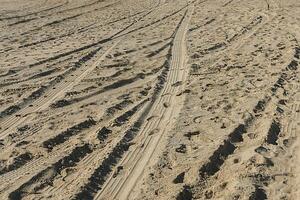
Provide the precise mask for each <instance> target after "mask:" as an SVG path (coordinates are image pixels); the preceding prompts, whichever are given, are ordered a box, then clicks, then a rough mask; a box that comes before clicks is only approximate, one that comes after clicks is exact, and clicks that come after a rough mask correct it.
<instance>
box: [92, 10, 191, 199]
mask: <svg viewBox="0 0 300 200" xmlns="http://www.w3.org/2000/svg"><path fill="white" fill-rule="evenodd" d="M192 12H193V7H189V8H188V10H187V12H186V14H185V16H184V18H183V19H182V22H181V23H180V26H179V27H178V31H177V33H176V35H175V38H174V43H173V46H172V58H171V63H170V69H169V73H168V75H167V77H166V83H165V86H164V88H163V90H162V92H161V93H160V95H159V96H158V97H157V99H156V100H155V101H154V102H153V106H152V107H150V110H149V114H147V115H146V116H148V117H150V116H153V115H158V116H160V117H155V118H152V119H151V120H149V121H146V122H145V124H142V125H140V129H141V130H140V131H139V130H137V132H139V136H138V137H139V138H137V141H138V142H139V144H140V145H142V147H140V146H138V145H136V146H135V148H134V149H131V150H129V151H128V152H127V153H126V155H125V156H124V157H123V158H122V160H121V162H120V163H119V164H118V166H121V167H122V168H124V170H125V171H126V172H125V174H121V175H117V176H115V177H114V178H112V176H114V175H112V176H111V177H110V178H109V179H108V180H107V181H106V183H105V185H104V186H103V189H102V190H101V191H100V192H99V193H98V194H97V195H96V197H95V198H96V199H101V198H105V197H108V196H109V197H112V198H114V199H126V198H128V196H129V195H130V193H131V191H132V189H133V188H134V187H135V186H136V183H137V181H139V180H140V177H141V176H142V174H143V171H144V169H145V167H146V166H147V164H149V161H150V158H151V157H152V156H153V153H154V151H155V149H156V147H157V145H158V143H159V141H160V139H161V137H162V135H163V134H164V133H165V132H166V131H167V130H169V129H170V128H171V127H172V125H173V124H172V123H173V122H174V119H175V117H176V116H177V115H178V113H179V111H180V106H178V105H176V108H175V101H176V96H175V95H176V91H177V92H178V87H174V86H173V84H174V83H176V82H178V81H185V79H186V76H187V74H188V71H187V69H186V66H185V65H186V59H185V56H186V50H185V35H186V33H187V27H188V24H189V21H190V18H191V15H192ZM166 102H168V103H169V104H170V107H167V108H166V107H165V106H164V105H166ZM166 124H167V126H166ZM155 130H156V131H155ZM153 131H154V132H153ZM153 134H154V135H153Z"/></svg>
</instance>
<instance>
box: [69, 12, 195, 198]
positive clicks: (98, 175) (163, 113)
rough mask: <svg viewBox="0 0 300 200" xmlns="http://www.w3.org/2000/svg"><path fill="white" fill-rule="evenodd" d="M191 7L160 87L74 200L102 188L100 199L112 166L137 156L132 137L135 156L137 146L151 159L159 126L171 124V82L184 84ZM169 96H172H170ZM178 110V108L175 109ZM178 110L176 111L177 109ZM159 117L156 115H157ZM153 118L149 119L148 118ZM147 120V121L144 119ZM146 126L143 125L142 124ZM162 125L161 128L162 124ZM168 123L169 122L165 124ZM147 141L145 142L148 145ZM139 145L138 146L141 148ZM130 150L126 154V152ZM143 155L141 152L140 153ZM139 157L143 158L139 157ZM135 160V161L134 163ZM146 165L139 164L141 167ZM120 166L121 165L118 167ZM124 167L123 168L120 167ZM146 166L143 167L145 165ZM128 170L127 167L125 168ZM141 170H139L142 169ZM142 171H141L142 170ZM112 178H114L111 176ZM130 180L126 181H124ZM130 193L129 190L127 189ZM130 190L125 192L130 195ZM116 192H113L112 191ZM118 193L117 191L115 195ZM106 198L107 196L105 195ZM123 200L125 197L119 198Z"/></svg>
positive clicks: (175, 39) (181, 25)
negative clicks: (136, 143) (131, 149)
mask: <svg viewBox="0 0 300 200" xmlns="http://www.w3.org/2000/svg"><path fill="white" fill-rule="evenodd" d="M192 10H193V9H192V8H189V10H188V12H186V14H185V15H184V17H183V18H182V20H181V21H180V23H179V25H178V27H177V28H176V32H177V33H176V35H175V38H174V43H173V45H172V54H173V55H172V59H171V62H170V64H168V65H169V67H167V68H166V69H165V70H164V71H163V72H162V75H161V78H160V80H161V81H160V82H161V83H160V84H159V85H158V86H157V92H156V94H154V96H153V99H152V101H151V103H150V104H149V105H148V106H147V107H146V108H145V110H144V112H143V113H142V114H141V116H140V117H139V119H138V120H137V121H136V122H135V123H134V125H133V126H132V127H131V128H130V129H128V130H127V131H126V132H125V135H124V137H123V138H122V139H121V140H120V141H119V142H118V143H117V145H116V146H115V147H114V148H113V150H112V152H111V153H110V154H109V156H108V157H107V158H106V159H105V160H104V161H103V162H102V164H101V165H100V166H99V167H98V168H97V169H96V170H95V172H94V173H93V175H91V177H90V178H89V182H88V184H87V185H85V186H84V187H83V188H82V191H81V192H79V193H78V194H76V196H75V199H81V198H83V197H85V198H87V199H92V198H93V197H94V196H95V195H96V191H97V190H98V189H101V188H102V185H103V184H105V185H104V186H103V188H102V189H103V190H101V191H102V192H101V193H99V194H97V195H96V198H98V197H99V196H103V191H105V190H106V189H107V188H108V187H107V185H108V183H112V178H111V177H110V178H108V181H107V183H105V180H106V178H107V176H108V175H109V174H110V173H111V172H112V168H113V166H115V165H116V164H117V163H118V161H119V160H121V159H122V160H121V163H122V162H125V160H126V157H128V158H129V157H131V158H134V157H135V156H136V154H134V155H132V154H131V152H132V151H130V150H129V147H130V146H131V145H132V142H133V141H134V140H135V139H134V138H135V136H136V135H137V134H138V133H139V132H140V133H139V136H138V138H139V137H141V138H140V140H141V141H139V140H137V141H139V142H138V143H139V145H136V149H135V151H133V152H135V153H137V152H138V150H140V147H141V146H142V147H145V149H142V151H144V154H143V155H144V159H146V160H148V161H149V159H150V157H151V155H152V153H153V150H154V149H153V148H155V147H156V146H157V144H158V141H159V138H160V137H161V135H162V134H163V132H164V131H166V130H164V129H161V130H159V128H158V127H161V126H162V127H165V124H166V121H172V120H173V119H172V120H170V118H172V117H173V115H172V114H173V113H174V107H175V105H173V106H174V107H173V106H170V107H169V106H168V105H169V103H174V102H171V101H175V98H176V92H177V91H178V90H179V87H175V86H174V83H178V82H180V81H182V82H184V81H185V77H186V75H187V71H186V69H185V67H184V66H185V62H186V60H185V47H184V46H182V45H184V43H185V34H186V32H187V26H188V23H189V20H190V17H191V13H192ZM171 94H172V95H171ZM177 108H178V107H177ZM178 109H179V108H178ZM157 115H158V116H157ZM151 116H152V117H151ZM147 118H148V121H147V120H146V119H147ZM144 123H145V124H144ZM163 124H164V125H163ZM167 124H168V123H167ZM153 133H155V134H156V137H154V136H153V137H152V136H151V135H152V134H153ZM147 140H149V141H150V142H151V145H146V143H147V142H146V141H147ZM149 141H148V142H149ZM143 144H144V145H143ZM140 145H141V146H140ZM127 151H129V152H127ZM141 153H142V152H141ZM141 156H142V155H141ZM135 161H136V160H135ZM148 161H147V162H148ZM147 162H139V163H141V164H142V165H144V164H146V163H147ZM130 164H131V166H134V163H130ZM119 166H120V165H119ZM120 167H122V168H123V166H120ZM128 167H129V166H128ZM144 167H145V166H144ZM116 168H118V167H116ZM128 169H130V167H129V168H128ZM141 169H142V168H139V170H141ZM142 171H143V170H142ZM139 175H141V174H140V173H137V174H136V175H134V176H130V180H136V178H137V176H139ZM112 176H113V175H112ZM120 178H121V177H119V176H118V175H117V176H115V179H114V180H116V179H118V180H120ZM127 180H128V181H129V179H127ZM121 181H122V180H121ZM133 186H134V184H131V185H130V186H129V187H133ZM130 190H131V189H130ZM130 190H127V189H126V190H125V191H127V192H130ZM115 192H116V191H115ZM117 193H119V192H117ZM105 195H106V194H105ZM115 195H117V194H114V195H110V198H115ZM122 196H123V197H124V198H125V197H126V196H127V195H125V196H124V195H122Z"/></svg>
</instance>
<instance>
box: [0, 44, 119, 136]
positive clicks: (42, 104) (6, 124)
mask: <svg viewBox="0 0 300 200" xmlns="http://www.w3.org/2000/svg"><path fill="white" fill-rule="evenodd" d="M118 43H119V41H118V42H116V43H115V44H114V45H113V46H112V47H110V48H109V49H108V50H107V51H106V52H105V53H104V54H103V55H102V56H101V57H100V58H99V59H98V60H97V61H96V62H95V63H94V64H93V65H92V66H90V67H87V69H85V71H83V72H82V73H81V74H80V75H79V76H78V77H76V78H73V80H72V81H70V82H68V83H65V82H64V83H62V84H61V86H60V87H57V88H58V89H54V90H52V91H50V92H49V93H50V94H47V98H44V99H42V100H40V101H36V102H34V103H35V105H34V107H26V108H24V109H23V110H21V111H20V112H21V113H24V114H25V113H26V114H28V113H32V112H36V111H39V110H41V109H44V108H47V107H48V106H49V105H50V104H51V103H52V102H53V101H54V100H55V99H57V98H59V97H60V96H63V95H64V94H65V93H66V92H67V91H69V90H70V89H71V88H72V87H73V86H74V85H76V84H78V83H79V82H80V81H81V80H82V79H83V78H84V77H85V76H86V75H87V74H88V73H90V72H91V71H92V70H93V69H94V68H96V67H97V66H98V65H99V64H100V62H101V61H102V60H103V59H104V58H105V56H106V55H107V54H108V53H109V52H110V51H111V50H112V49H113V48H114V47H115V46H116V45H117V44H118ZM18 114H19V113H18ZM30 118H32V116H30V115H27V116H24V117H22V118H21V119H19V118H18V117H16V116H11V117H9V118H8V119H6V120H3V121H2V122H1V123H2V130H3V132H2V133H1V134H0V139H3V138H4V137H6V136H7V135H8V134H10V132H11V131H12V130H13V129H14V128H15V127H16V126H18V125H20V124H21V123H23V122H24V121H25V120H28V119H30Z"/></svg>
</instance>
